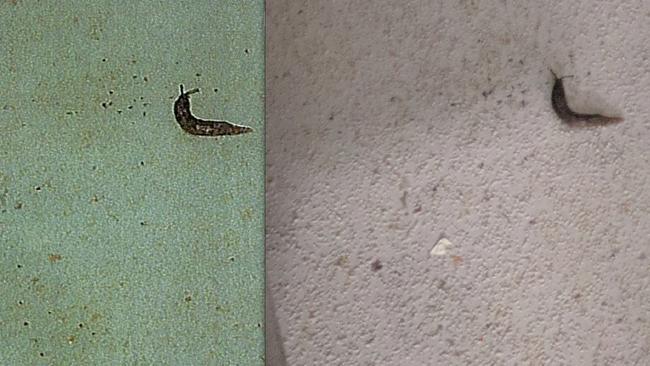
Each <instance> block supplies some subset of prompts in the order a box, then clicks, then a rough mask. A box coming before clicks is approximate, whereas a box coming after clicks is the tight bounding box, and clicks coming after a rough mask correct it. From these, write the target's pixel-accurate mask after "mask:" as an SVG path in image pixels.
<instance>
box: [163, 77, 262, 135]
mask: <svg viewBox="0 0 650 366" xmlns="http://www.w3.org/2000/svg"><path fill="white" fill-rule="evenodd" d="M180 92H181V95H179V96H178V98H177V99H176V102H174V115H175V116H176V122H178V124H179V125H180V126H181V128H182V129H183V131H185V132H187V133H189V134H191V135H197V136H224V135H239V134H242V133H246V132H251V131H253V129H252V128H250V127H246V126H239V125H236V124H233V123H230V122H226V121H208V120H204V119H200V118H196V117H194V116H193V115H192V112H191V111H190V94H194V93H198V92H199V89H196V88H195V89H192V90H188V91H187V92H184V91H183V84H181V85H180Z"/></svg>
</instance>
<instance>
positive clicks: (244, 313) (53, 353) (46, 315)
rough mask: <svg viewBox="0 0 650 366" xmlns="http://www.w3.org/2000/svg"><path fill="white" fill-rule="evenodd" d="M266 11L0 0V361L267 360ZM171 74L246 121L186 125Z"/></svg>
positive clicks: (233, 5) (210, 114)
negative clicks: (203, 130) (239, 129)
mask: <svg viewBox="0 0 650 366" xmlns="http://www.w3.org/2000/svg"><path fill="white" fill-rule="evenodd" d="M263 21H264V2H263V1H239V0H238V1H235V0H232V1H192V2H178V1H175V2H173V1H162V2H161V1H133V2H132V1H92V2H88V1H80V0H79V1H21V0H14V1H5V0H0V26H1V27H2V32H0V82H1V85H2V88H0V144H1V145H0V146H1V147H0V206H1V207H0V209H1V213H0V290H1V296H0V364H1V365H262V364H263V363H264V355H263V352H264V351H263V349H264V347H263V344H264V336H263V334H264V329H263V328H264V327H263V283H264V275H263V274H264V268H263V263H264V259H263V258H264V233H263V232H264V223H263V215H264V181H263V174H264V125H263V115H264V102H263V98H264V69H263V68H264V37H263ZM180 83H183V84H185V87H186V88H188V89H189V88H195V87H198V88H201V93H200V94H196V95H193V97H192V109H193V112H194V113H195V114H196V115H198V116H199V117H204V118H209V119H226V120H229V121H231V122H234V123H240V124H245V125H248V126H251V127H253V128H254V130H255V131H254V132H253V133H250V134H245V135H239V136H231V137H222V138H218V139H216V140H215V139H214V138H200V137H195V136H190V135H187V134H185V133H184V132H183V131H182V130H181V129H180V128H179V127H178V125H177V124H176V122H175V120H174V116H173V113H172V104H173V101H174V99H175V98H176V97H177V95H178V84H180ZM103 103H104V105H103Z"/></svg>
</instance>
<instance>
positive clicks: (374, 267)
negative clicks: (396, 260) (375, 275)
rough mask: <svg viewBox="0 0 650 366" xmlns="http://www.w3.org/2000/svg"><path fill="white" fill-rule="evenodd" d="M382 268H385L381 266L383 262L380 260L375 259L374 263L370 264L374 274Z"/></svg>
mask: <svg viewBox="0 0 650 366" xmlns="http://www.w3.org/2000/svg"><path fill="white" fill-rule="evenodd" d="M382 268H384V265H383V264H381V261H380V260H379V259H375V260H374V261H372V263H370V269H371V270H372V271H373V272H377V271H379V270H380V269H382Z"/></svg>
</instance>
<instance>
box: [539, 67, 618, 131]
mask: <svg viewBox="0 0 650 366" xmlns="http://www.w3.org/2000/svg"><path fill="white" fill-rule="evenodd" d="M551 73H552V74H553V77H554V78H555V82H554V84H553V91H552V92H551V105H552V106H553V110H554V111H555V114H557V116H558V117H559V118H560V119H561V120H562V121H563V122H564V123H567V124H575V123H576V122H586V123H587V124H589V125H605V124H610V123H616V122H621V121H623V118H622V117H609V116H603V115H601V114H583V113H577V112H574V111H573V110H571V107H569V103H568V102H567V99H566V94H565V93H564V84H563V83H562V79H564V78H567V77H568V76H564V77H558V76H557V75H556V74H555V73H554V72H553V70H551Z"/></svg>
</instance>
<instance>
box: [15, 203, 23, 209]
mask: <svg viewBox="0 0 650 366" xmlns="http://www.w3.org/2000/svg"><path fill="white" fill-rule="evenodd" d="M14 208H15V209H16V210H20V209H21V208H23V203H22V202H16V204H15V205H14Z"/></svg>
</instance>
